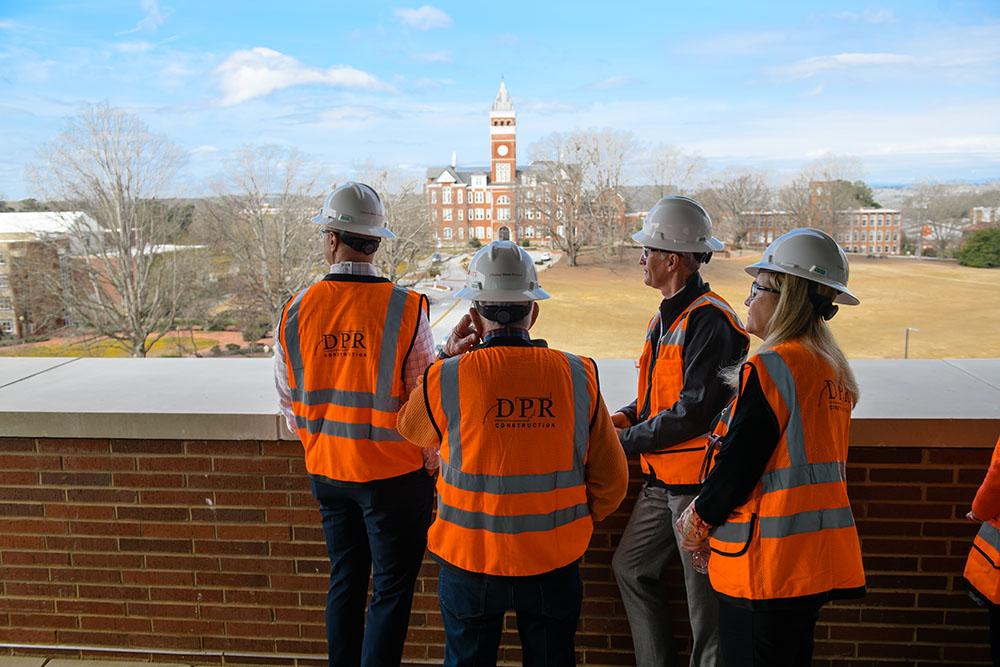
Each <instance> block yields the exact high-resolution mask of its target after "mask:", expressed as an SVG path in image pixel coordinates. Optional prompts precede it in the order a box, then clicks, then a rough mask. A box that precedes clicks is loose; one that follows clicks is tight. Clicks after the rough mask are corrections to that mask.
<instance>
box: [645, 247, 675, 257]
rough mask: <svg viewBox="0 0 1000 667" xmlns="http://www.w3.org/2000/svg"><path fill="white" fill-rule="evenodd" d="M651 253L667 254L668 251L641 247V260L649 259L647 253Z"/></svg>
mask: <svg viewBox="0 0 1000 667" xmlns="http://www.w3.org/2000/svg"><path fill="white" fill-rule="evenodd" d="M651 252H662V253H669V252H670V251H669V250H660V249H659V248H650V247H648V246H642V258H643V259H649V253H651Z"/></svg>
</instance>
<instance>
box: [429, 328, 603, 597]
mask: <svg viewBox="0 0 1000 667" xmlns="http://www.w3.org/2000/svg"><path fill="white" fill-rule="evenodd" d="M424 388H425V390H424V397H425V400H426V402H427V410H428V413H429V414H430V415H431V417H432V419H433V421H434V425H435V428H436V429H437V431H438V434H439V435H440V437H441V476H440V477H439V478H438V482H437V491H438V513H437V518H436V519H435V520H434V523H433V524H432V525H431V527H430V530H429V532H428V534H427V548H428V549H429V550H430V552H431V553H432V554H434V555H435V556H436V557H438V558H439V559H441V560H443V561H444V562H446V563H449V564H451V565H454V566H455V567H458V568H461V569H463V570H466V571H470V572H479V573H484V574H489V575H499V576H515V577H520V576H530V575H535V574H542V573H545V572H551V571H552V570H555V569H557V568H560V567H563V566H565V565H569V564H570V563H572V562H574V561H575V560H577V559H579V558H580V557H581V556H582V555H583V553H584V552H585V551H586V550H587V546H588V544H589V543H590V535H591V533H592V532H593V521H592V520H591V518H590V508H589V505H588V504H587V489H586V486H585V477H584V466H585V464H586V461H587V449H588V445H589V439H590V424H591V422H592V419H593V417H594V415H595V414H596V411H597V408H598V406H599V405H600V393H599V389H598V379H597V366H596V365H595V364H594V362H593V361H592V360H590V359H586V358H582V357H577V356H575V355H572V354H569V353H567V352H560V351H558V350H550V349H548V348H544V347H515V346H497V347H486V348H481V349H478V350H475V351H473V352H470V353H468V354H464V355H462V356H460V357H453V358H451V359H447V360H445V361H443V362H440V363H435V364H433V365H432V366H431V367H430V368H429V369H427V374H426V377H425V380H424Z"/></svg>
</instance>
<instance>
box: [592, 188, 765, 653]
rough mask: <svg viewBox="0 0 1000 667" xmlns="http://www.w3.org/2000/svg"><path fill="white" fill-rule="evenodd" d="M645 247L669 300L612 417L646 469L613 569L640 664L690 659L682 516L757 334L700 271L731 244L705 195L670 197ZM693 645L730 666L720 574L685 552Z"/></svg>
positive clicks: (647, 275)
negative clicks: (731, 372) (731, 381)
mask: <svg viewBox="0 0 1000 667" xmlns="http://www.w3.org/2000/svg"><path fill="white" fill-rule="evenodd" d="M632 238H633V240H635V241H636V242H637V243H639V244H640V245H642V246H643V249H642V255H641V256H640V258H639V264H640V265H641V266H642V267H643V270H644V271H643V278H644V282H645V284H646V285H648V286H649V287H651V288H653V289H655V290H656V291H658V292H659V293H660V294H661V295H662V296H663V300H662V301H661V302H660V307H659V309H658V310H657V312H656V314H655V315H654V316H653V318H652V319H651V320H650V322H649V326H648V328H647V330H646V342H645V345H644V347H643V351H642V357H641V358H640V361H639V384H638V392H637V397H636V400H635V401H633V402H632V403H631V404H630V405H628V406H626V407H624V408H622V409H621V410H620V411H618V412H617V413H615V414H614V415H613V416H612V419H613V420H614V424H615V426H616V427H618V428H619V429H620V431H619V434H618V435H619V438H620V439H621V445H622V448H623V449H624V451H625V453H626V454H627V455H635V454H638V455H640V457H641V468H642V472H643V474H644V475H645V484H644V485H643V487H642V490H641V491H640V492H639V497H638V499H637V500H636V503H635V507H634V508H633V510H632V515H631V517H630V518H629V522H628V525H627V526H626V528H625V532H624V533H623V535H622V538H621V542H620V543H619V544H618V548H617V549H616V550H615V555H614V558H613V559H612V567H613V569H614V573H615V579H616V580H617V581H618V588H619V590H620V591H621V594H622V601H623V603H624V605H625V612H626V614H627V616H628V620H629V625H630V626H631V629H632V642H633V645H634V647H635V656H636V663H637V664H638V665H640V666H649V667H653V666H656V667H659V666H661V665H676V664H679V663H678V657H677V648H676V645H675V641H674V638H673V630H672V627H671V615H670V604H669V601H668V599H667V594H666V588H665V586H664V577H665V576H666V573H665V569H666V567H667V565H668V563H669V562H670V561H671V560H672V559H673V558H674V557H675V556H676V555H677V553H678V548H677V536H676V534H675V532H674V530H673V525H674V522H675V521H676V520H677V518H678V517H679V516H680V513H681V512H682V511H683V510H684V509H685V508H686V507H687V506H688V505H689V504H690V503H691V501H692V500H693V499H694V497H695V496H696V495H697V494H698V490H699V489H700V486H701V470H702V465H703V462H704V460H705V458H706V454H707V451H708V448H707V443H708V434H709V433H710V432H711V430H712V427H713V425H714V423H715V421H716V419H717V417H718V415H719V413H720V412H721V411H722V410H723V409H724V408H725V407H726V404H727V403H728V402H729V401H730V400H731V399H732V397H733V395H734V390H733V389H732V388H730V387H728V386H726V385H725V383H724V382H723V381H722V380H721V379H720V378H719V371H720V370H721V369H723V368H726V367H729V366H731V365H732V364H734V363H738V362H740V361H742V360H743V359H744V358H745V356H746V353H747V349H748V346H749V336H747V334H746V331H745V330H744V329H743V325H742V324H741V323H740V319H739V317H737V315H736V313H735V312H733V309H732V308H731V307H730V306H729V304H728V303H726V301H725V300H724V299H723V298H722V297H720V296H719V295H718V294H715V293H714V292H712V291H711V289H710V287H709V285H708V283H706V282H705V281H703V280H702V278H701V275H700V273H699V267H700V266H701V264H703V263H706V262H708V260H709V259H710V258H711V255H712V253H713V252H716V251H718V250H721V249H722V247H723V246H722V243H721V242H720V241H719V240H718V239H715V238H713V237H712V221H711V219H710V218H709V216H708V213H706V212H705V210H704V209H703V208H702V207H701V206H700V205H699V204H698V203H697V202H696V201H694V200H693V199H688V198H687V197H664V198H663V199H661V200H660V201H658V202H657V203H656V205H655V206H654V207H653V208H652V209H651V210H650V211H649V214H648V215H647V216H646V219H645V220H644V221H643V224H642V230H641V231H640V232H638V233H637V234H635V236H633V237H632ZM680 560H681V564H682V567H683V571H684V587H685V590H686V593H687V601H688V617H689V619H690V622H691V632H692V644H691V658H690V664H691V665H694V666H698V667H704V666H709V665H716V664H719V648H718V646H719V634H718V603H717V602H716V600H715V597H714V596H713V594H712V589H711V586H709V583H708V578H707V577H706V576H705V575H703V574H700V573H699V572H697V571H695V569H694V567H693V565H692V563H691V561H690V559H689V558H687V557H686V556H685V557H684V558H681V559H680Z"/></svg>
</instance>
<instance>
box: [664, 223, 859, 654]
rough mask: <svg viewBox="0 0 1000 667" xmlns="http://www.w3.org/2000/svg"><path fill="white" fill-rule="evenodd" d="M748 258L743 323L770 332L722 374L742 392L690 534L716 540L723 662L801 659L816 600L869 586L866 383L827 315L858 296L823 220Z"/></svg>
mask: <svg viewBox="0 0 1000 667" xmlns="http://www.w3.org/2000/svg"><path fill="white" fill-rule="evenodd" d="M746 271H747V273H749V274H750V275H751V276H753V282H752V283H751V285H750V296H748V297H747V300H746V302H745V303H746V305H747V307H748V309H749V311H748V314H747V329H748V330H749V331H750V333H752V334H754V335H755V336H757V337H758V338H761V339H763V341H764V342H763V344H762V345H761V346H760V348H758V349H757V351H756V352H755V353H754V354H753V355H752V356H751V357H750V358H749V359H748V360H747V361H746V363H744V364H738V365H736V366H734V367H733V368H732V369H730V371H729V372H728V373H727V375H728V377H729V381H730V383H731V385H732V386H733V387H739V396H738V397H737V398H736V401H735V407H734V410H733V415H732V419H731V421H730V424H729V427H728V431H727V432H726V434H725V435H724V436H723V438H722V440H721V442H720V449H719V452H718V455H717V456H716V459H715V465H714V467H713V469H712V470H711V472H710V473H709V475H708V477H707V479H706V480H705V483H704V485H703V486H702V489H701V493H700V495H699V496H698V498H697V500H696V501H695V502H694V503H692V506H691V508H690V509H689V510H688V511H687V512H686V516H685V517H684V518H685V520H684V522H683V526H684V532H683V533H682V546H683V548H684V549H685V550H695V549H697V548H698V547H699V545H700V544H701V543H702V542H703V541H704V540H705V539H706V537H707V539H708V543H709V546H710V547H711V554H710V558H709V561H708V571H709V576H710V578H711V582H712V587H713V588H714V590H715V593H716V595H717V597H718V598H719V629H720V633H721V637H722V655H723V659H724V661H725V664H726V667H740V666H741V665H790V666H797V665H801V666H803V667H805V666H807V665H809V664H811V661H812V652H813V644H814V640H813V634H814V631H815V626H816V621H817V618H818V615H819V609H820V607H822V606H823V604H825V603H826V602H827V601H829V600H837V599H850V598H858V597H862V596H863V595H865V573H864V568H863V566H862V562H861V548H860V545H859V543H858V533H857V529H856V528H855V525H854V516H853V514H852V512H851V503H850V500H849V499H848V497H847V475H846V465H847V448H848V431H849V428H850V420H851V410H852V409H853V407H854V405H855V404H856V403H857V400H858V395H859V394H858V385H857V382H856V381H855V379H854V374H853V373H852V372H851V367H850V365H848V363H847V359H846V358H845V357H844V353H843V352H842V351H841V349H840V347H839V346H838V345H837V341H836V340H835V339H834V337H833V333H832V332H831V331H830V328H829V326H827V324H826V322H827V320H829V319H830V318H832V317H833V316H834V315H835V314H836V313H837V310H838V305H837V304H844V305H857V303H858V299H857V297H855V296H854V295H853V294H851V292H850V290H849V289H848V287H847V278H848V264H847V255H846V254H845V253H844V251H843V249H841V247H840V246H839V245H838V244H837V242H836V241H834V239H833V238H832V237H830V235H829V234H826V233H825V232H822V231H820V230H818V229H796V230H793V231H791V232H788V233H787V234H784V235H783V236H781V237H780V238H778V239H777V240H775V241H774V243H772V244H771V245H770V246H768V248H767V250H765V251H764V255H763V257H762V258H761V260H760V261H759V262H757V263H756V264H754V265H752V266H749V267H747V269H746ZM709 531H711V532H709Z"/></svg>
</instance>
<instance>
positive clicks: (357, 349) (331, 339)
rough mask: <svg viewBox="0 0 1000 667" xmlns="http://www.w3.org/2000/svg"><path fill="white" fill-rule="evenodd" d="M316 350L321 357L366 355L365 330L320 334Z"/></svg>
mask: <svg viewBox="0 0 1000 667" xmlns="http://www.w3.org/2000/svg"><path fill="white" fill-rule="evenodd" d="M321 336H322V337H321V338H320V341H319V346H318V349H317V352H318V353H319V354H320V355H321V356H323V357H367V356H368V346H367V345H366V344H365V330H364V329H360V330H355V331H337V332H334V333H325V334H321Z"/></svg>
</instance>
